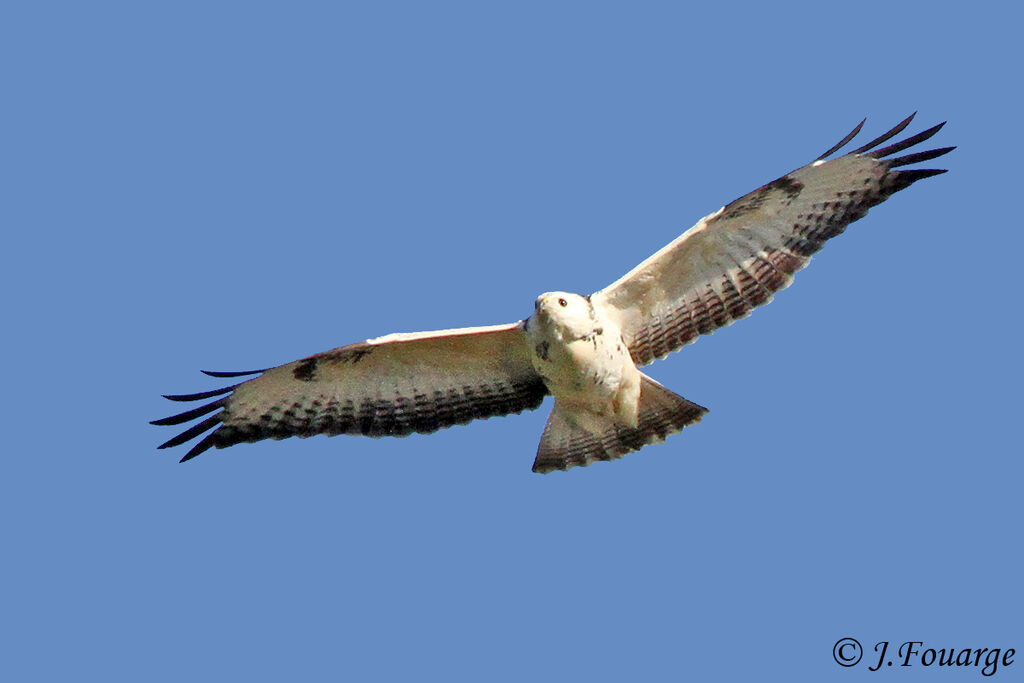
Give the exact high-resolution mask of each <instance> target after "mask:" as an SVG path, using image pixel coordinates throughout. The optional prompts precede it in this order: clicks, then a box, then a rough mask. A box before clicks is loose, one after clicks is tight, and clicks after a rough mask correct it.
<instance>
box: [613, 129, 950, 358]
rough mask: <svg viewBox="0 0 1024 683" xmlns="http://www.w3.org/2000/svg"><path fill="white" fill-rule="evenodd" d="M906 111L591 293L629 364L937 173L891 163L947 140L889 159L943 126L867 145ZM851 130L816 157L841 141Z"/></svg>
mask: <svg viewBox="0 0 1024 683" xmlns="http://www.w3.org/2000/svg"><path fill="white" fill-rule="evenodd" d="M912 119H913V116H910V117H908V118H907V119H905V120H903V121H901V122H900V123H899V124H898V125H897V126H896V127H895V128H893V129H891V130H889V131H887V132H886V133H885V134H883V135H881V136H879V137H877V138H875V139H874V140H872V141H871V142H870V143H868V144H866V145H864V146H863V147H860V148H858V149H857V150H856V151H855V152H851V153H849V154H846V155H844V156H841V157H838V158H835V159H832V160H828V161H825V160H823V159H819V160H818V161H816V162H814V163H812V164H810V165H808V166H804V167H803V168H800V169H797V170H796V171H793V172H792V173H789V174H787V175H786V176H783V177H782V178H779V179H778V180H775V181H773V182H771V183H768V184H767V185H764V186H762V187H760V188H758V189H757V190H754V191H753V192H751V193H749V194H747V195H745V196H744V197H741V198H739V199H737V200H736V201H734V202H731V203H730V204H728V205H726V206H725V207H723V208H722V210H721V211H719V212H717V213H715V214H712V215H711V216H708V217H707V218H705V219H703V220H701V221H700V222H699V223H698V224H697V225H696V226H694V227H693V228H692V229H691V230H688V231H687V232H686V233H684V234H683V235H682V236H681V237H679V238H678V239H677V240H675V241H674V242H673V243H672V244H670V245H668V246H667V247H665V249H663V250H661V251H659V252H658V253H657V254H655V255H654V256H652V257H651V258H649V259H648V260H647V261H645V262H644V263H642V264H640V265H639V266H637V268H635V269H634V270H633V271H631V272H630V273H628V274H627V275H626V276H624V277H623V278H621V279H620V280H619V281H618V282H615V283H613V284H612V285H611V286H609V287H607V288H605V289H603V290H601V291H600V292H596V293H595V294H594V298H595V300H600V301H601V302H602V303H603V304H604V305H605V306H606V307H608V308H609V309H610V314H611V315H613V316H614V317H615V318H616V319H617V320H618V321H619V323H620V327H621V328H622V330H623V338H624V339H625V340H626V343H627V344H628V346H629V349H630V354H631V355H632V357H633V360H634V361H635V362H636V364H637V365H645V364H647V363H650V362H651V361H654V360H656V359H658V358H662V357H664V356H665V355H667V354H668V353H670V352H672V351H675V350H677V349H679V348H680V347H682V346H683V345H685V344H688V343H690V342H692V341H694V340H696V338H697V337H698V336H699V335H701V334H709V333H711V332H713V331H714V330H716V329H718V328H720V327H723V326H725V325H729V324H731V323H732V322H734V321H736V320H739V319H741V318H744V317H746V316H747V315H749V314H750V312H751V311H752V310H753V309H754V308H756V307H757V306H760V305H762V304H765V303H768V302H769V301H771V299H772V297H773V295H774V294H775V293H776V292H778V291H779V290H781V289H783V288H785V287H786V286H788V285H789V283H790V282H791V281H792V278H793V275H794V274H795V273H796V271H798V270H800V269H801V268H803V267H804V266H805V265H807V262H808V261H809V260H810V257H811V255H812V254H814V253H815V252H817V251H818V250H820V249H821V248H822V247H823V246H824V244H825V242H826V241H827V240H829V239H831V238H832V237H835V236H836V235H838V234H840V233H842V232H843V230H845V229H846V226H847V225H849V224H850V223H851V222H853V221H855V220H857V219H859V218H861V217H863V216H864V215H865V214H866V213H867V212H868V209H870V208H871V207H872V206H875V205H877V204H879V203H881V202H883V201H885V200H886V199H887V198H888V197H889V196H891V195H892V194H893V193H895V192H898V191H899V190H902V189H904V188H906V187H909V186H910V185H911V184H913V183H915V182H917V181H918V180H921V179H923V178H928V177H931V176H934V175H938V174H940V173H945V170H943V169H911V170H894V169H896V168H899V167H902V166H906V165H908V164H913V163H917V162H921V161H927V160H930V159H934V158H936V157H939V156H942V155H943V154H947V153H948V152H950V151H952V150H953V149H954V148H953V147H942V148H938V149H932V150H927V151H922V152H915V153H911V154H907V155H905V156H898V157H891V155H893V154H896V153H898V152H902V151H903V150H905V149H908V148H910V147H912V146H914V145H916V144H919V143H921V142H924V141H925V140H927V139H929V138H930V137H932V136H933V135H935V133H937V132H938V131H939V130H940V129H941V128H942V126H943V125H944V124H939V125H937V126H933V127H932V128H929V129H928V130H925V131H923V132H921V133H918V134H917V135H914V136H911V137H909V138H906V139H905V140H902V141H900V142H896V143H893V144H891V145H888V146H887V147H882V148H880V149H875V147H877V146H878V145H879V144H881V143H883V142H886V141H888V140H890V139H891V138H893V137H894V136H896V135H898V134H899V133H900V132H902V131H903V129H904V128H906V127H907V125H909V123H910V121H911V120H912ZM862 123H863V122H862ZM860 128H861V126H860V125H858V126H857V128H855V129H854V130H853V131H852V132H851V133H850V134H849V135H847V136H846V137H844V138H843V139H842V140H841V141H840V142H839V144H837V145H835V146H834V147H833V148H832V149H830V150H829V151H828V152H827V153H826V155H825V156H828V155H829V154H832V153H833V152H836V151H838V150H839V149H840V148H842V147H843V146H844V145H846V144H847V143H849V142H850V141H851V140H852V139H853V138H854V136H855V135H856V134H857V133H858V132H859V131H860ZM872 150H874V151H872Z"/></svg>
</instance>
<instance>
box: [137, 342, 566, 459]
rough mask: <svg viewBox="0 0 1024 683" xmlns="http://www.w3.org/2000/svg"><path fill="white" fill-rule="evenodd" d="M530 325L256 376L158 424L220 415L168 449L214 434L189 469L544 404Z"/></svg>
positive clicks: (321, 359)
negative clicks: (267, 442)
mask: <svg viewBox="0 0 1024 683" xmlns="http://www.w3.org/2000/svg"><path fill="white" fill-rule="evenodd" d="M527 349H528V347H527V342H526V336H525V332H524V331H523V328H522V323H521V322H519V323H512V324H508V325H494V326H490V327H468V328H463V329H456V330H442V331H438V332H416V333H411V334H391V335H388V336H386V337H379V338H377V339H370V340H367V341H365V342H360V343H358V344H350V345H348V346H342V347H340V348H337V349H334V350H332V351H327V352H325V353H321V354H317V355H315V356H310V357H309V358H305V359H303V360H298V361H295V362H293V363H288V364H286V365H281V366H279V367H276V368H271V369H269V370H261V371H256V372H254V373H207V374H210V375H213V376H215V377H236V376H241V375H246V374H256V373H257V372H261V373H262V374H261V375H260V376H259V377H255V378H253V379H250V380H248V381H246V382H242V383H241V384H236V385H234V386H230V387H226V388H223V389H215V390H213V391H206V392H201V393H198V394H183V395H176V396H167V398H169V399H171V400H172V401H199V400H203V399H208V398H214V397H217V396H222V398H217V399H216V400H214V401H212V402H210V403H207V404H205V405H203V406H201V407H199V408H196V409H194V410H189V411H186V412H184V413H180V414H178V415H173V416H171V417H167V418H164V419H162V420H155V421H154V422H153V424H157V425H177V424H182V423H184V422H188V421H191V420H194V419H198V418H200V417H203V416H205V415H207V414H209V413H212V412H214V411H220V412H217V413H216V414H214V415H212V416H211V417H208V418H206V419H205V420H203V421H202V422H199V423H198V424H196V425H193V426H192V427H191V428H189V429H188V430H186V431H185V432H183V433H181V434H179V435H178V436H176V437H174V438H173V439H171V440H170V441H167V442H166V443H164V444H163V445H162V446H160V448H168V447H171V446H177V445H180V444H182V443H185V442H186V441H188V440H190V439H193V438H195V437H197V436H199V435H200V434H202V433H203V432H206V431H207V430H209V429H212V428H215V429H214V431H212V432H210V433H209V434H208V435H207V436H206V437H205V438H204V439H203V440H201V441H200V442H198V443H197V444H196V445H195V446H193V447H192V450H190V451H189V452H188V453H187V454H186V455H185V457H184V458H182V461H185V460H188V459H189V458H194V457H195V456H197V455H199V454H200V453H202V452H203V451H205V450H207V449H208V448H210V447H213V446H216V447H217V448H224V447H227V446H231V445H233V444H236V443H241V442H245V441H259V440H261V439H283V438H286V437H289V436H299V437H306V436H312V435H314V434H329V435H333V434H363V435H366V436H406V435H408V434H411V433H413V432H421V433H429V432H434V431H437V430H438V429H441V428H443V427H450V426H452V425H455V424H464V423H466V422H469V421H470V420H474V419H477V418H487V417H492V416H495V415H507V414H509V413H518V412H521V411H523V410H526V409H533V408H536V407H537V406H539V405H540V404H541V401H542V400H543V399H544V396H545V395H546V394H547V389H546V387H545V386H544V382H543V380H542V379H541V377H540V376H539V375H538V374H537V373H536V371H535V370H534V369H533V366H532V365H531V363H530V357H529V353H528V350H527Z"/></svg>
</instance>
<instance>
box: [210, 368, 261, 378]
mask: <svg viewBox="0 0 1024 683" xmlns="http://www.w3.org/2000/svg"><path fill="white" fill-rule="evenodd" d="M269 369H270V368H263V369H262V370H241V371H236V372H218V371H217V370H200V372H201V373H203V374H204V375H209V376H210V377H245V376H246V375H258V374H260V373H261V372H266V371H267V370H269Z"/></svg>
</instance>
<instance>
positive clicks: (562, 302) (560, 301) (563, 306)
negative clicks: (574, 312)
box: [558, 299, 569, 308]
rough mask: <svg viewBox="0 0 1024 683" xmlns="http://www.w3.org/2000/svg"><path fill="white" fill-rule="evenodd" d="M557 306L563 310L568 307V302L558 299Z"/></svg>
mask: <svg viewBox="0 0 1024 683" xmlns="http://www.w3.org/2000/svg"><path fill="white" fill-rule="evenodd" d="M558 305H559V306H561V307H562V308H565V307H566V306H568V305H569V302H568V301H566V300H565V299H559V300H558Z"/></svg>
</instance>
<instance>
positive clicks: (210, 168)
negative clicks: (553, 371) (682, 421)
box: [0, 2, 1024, 681]
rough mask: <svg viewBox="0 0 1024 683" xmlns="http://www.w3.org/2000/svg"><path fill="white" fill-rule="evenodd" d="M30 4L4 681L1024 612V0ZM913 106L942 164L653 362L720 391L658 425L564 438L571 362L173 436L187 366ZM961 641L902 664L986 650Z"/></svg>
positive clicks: (604, 660) (512, 276)
mask: <svg viewBox="0 0 1024 683" xmlns="http://www.w3.org/2000/svg"><path fill="white" fill-rule="evenodd" d="M25 5H26V6H23V7H22V8H20V9H12V8H7V9H5V10H4V15H5V17H4V18H3V20H2V21H0V25H2V26H3V28H0V33H2V34H3V35H2V36H0V38H2V40H0V52H2V55H0V56H2V57H3V59H2V62H3V63H4V64H5V73H4V74H3V83H4V94H5V97H4V99H5V102H6V104H5V106H4V110H5V111H4V114H3V116H4V119H5V121H6V125H5V126H4V129H5V132H6V135H4V143H3V153H2V155H0V156H2V158H3V161H2V163H0V169H2V173H3V178H2V181H3V187H4V190H5V191H4V196H5V200H4V202H3V209H2V215H3V224H4V234H5V237H6V239H5V246H6V248H5V249H4V250H3V251H2V254H3V264H4V267H3V268H2V270H0V278H2V280H3V282H2V284H3V291H4V292H5V295H4V307H5V309H6V315H5V317H6V318H7V320H8V325H7V330H8V332H7V333H6V334H5V335H3V341H2V342H0V344H2V345H3V346H2V348H3V353H4V357H5V358H6V360H7V369H6V371H5V374H6V380H5V387H6V389H7V391H6V392H5V398H4V411H3V415H4V432H5V435H6V439H5V444H4V447H3V450H4V452H5V458H4V461H5V469H6V472H5V475H4V477H3V483H2V485H0V486H2V496H0V512H2V517H3V520H4V522H3V546H4V551H5V557H6V559H5V561H4V565H5V569H6V571H5V573H6V575H7V578H6V580H5V581H4V589H3V595H2V603H3V609H2V613H3V616H2V617H0V628H2V629H3V630H4V631H5V632H4V633H3V639H2V642H3V650H4V652H5V654H4V655H3V656H2V657H0V673H2V674H3V677H4V678H5V680H19V681H29V680H37V681H66V680H90V679H97V680H98V679H102V680H106V681H138V680H147V681H162V680H168V681H170V680H182V679H183V678H187V679H189V680H247V681H262V680H268V681H270V680H306V681H319V680H324V681H327V680H359V681H409V680H449V681H481V680H495V681H498V680H502V681H503V680H509V681H521V680H534V681H555V680H589V681H606V680H607V681H623V680H643V681H662V680H664V681H678V680H686V679H692V680H751V679H752V678H754V677H768V678H772V679H775V678H782V677H785V678H786V679H787V680H831V679H838V678H840V677H844V678H845V679H849V680H854V679H857V680H862V679H867V680H874V677H876V676H877V677H879V678H881V677H884V676H885V675H886V674H882V673H878V674H873V673H870V672H869V671H868V670H867V668H866V664H867V661H868V659H869V658H870V656H871V652H870V649H871V647H872V646H873V644H874V643H876V642H878V641H883V640H888V641H892V643H893V644H894V646H896V645H898V644H899V643H902V642H903V641H906V640H915V641H922V642H924V643H925V645H924V647H936V648H938V647H947V648H948V647H955V648H962V647H988V648H994V647H1001V648H1007V647H1015V648H1017V649H1018V650H1024V629H1022V627H1021V621H1020V614H1021V608H1022V607H1024V605H1022V601H1021V595H1020V576H1021V570H1022V566H1021V557H1020V519H1021V493H1020V483H1021V480H1022V475H1024V465H1022V461H1021V451H1022V449H1021V446H1020V440H1019V425H1020V409H1021V399H1020V387H1021V380H1022V373H1021V362H1020V351H1019V349H1020V347H1021V332H1020V327H1019V309H1020V304H1019V300H1018V296H1017V294H1018V292H1019V290H1020V285H1019V280H1018V277H1019V276H1018V263H1017V255H1018V254H1020V253H1021V250H1022V248H1024V240H1022V237H1021V234H1022V231H1021V227H1022V226H1021V225H1020V219H1019V216H1018V214H1017V212H1016V210H1015V208H1014V207H1015V204H1016V200H1017V197H1018V195H1019V193H1020V189H1019V186H1018V185H1019V179H1020V169H1019V163H1020V161H1019V159H1020V152H1021V138H1020V124H1019V122H1020V119H1021V115H1022V111H1021V99H1020V95H1019V91H1020V87H1019V66H1020V64H1021V57H1022V55H1021V51H1020V48H1019V42H1018V37H1017V34H1016V27H1017V26H1019V23H1020V16H1019V14H1017V13H1016V12H1017V11H1016V10H1013V11H1012V12H1013V13H1014V14H1013V15H1012V16H1011V14H1010V10H1005V9H995V8H997V7H1003V5H1002V4H995V3H992V4H989V3H969V4H960V5H948V6H938V5H933V4H931V3H929V4H927V5H926V4H924V3H916V2H911V3H861V4H860V5H858V6H857V7H852V6H843V8H842V9H841V10H839V9H838V5H837V6H836V9H831V8H830V7H831V6H830V5H825V4H807V5H794V4H786V3H782V4H779V3H771V4H766V5H764V6H762V7H761V8H750V7H742V6H734V7H727V6H716V7H715V8H711V7H710V6H703V7H693V6H688V5H687V4H684V3H638V4H637V3H631V4H628V5H627V4H625V3H623V4H620V5H611V4H606V3H587V4H583V3H579V4H567V3H544V4H534V3H516V4H514V5H513V4H511V3H508V4H505V5H504V6H503V7H501V8H498V7H496V6H494V5H493V4H489V3H463V4H453V3H387V4H384V3H377V4H373V5H372V6H366V7H362V8H355V7H353V6H345V5H343V4H341V3H319V4H317V3H288V4H285V3H280V4H278V5H269V4H266V3H237V4H231V3H220V2H206V3H173V4H172V3H164V4H163V5H162V6H159V7H158V6H155V4H152V3H106V2H98V3H47V4H44V3H34V4H32V5H31V6H28V4H27V3H26V4H25ZM915 110H916V111H919V112H920V113H919V115H918V120H917V121H916V122H915V124H914V128H912V129H911V132H916V131H917V130H921V129H923V128H925V127H927V126H930V125H932V124H933V123H937V122H939V121H942V120H947V119H948V120H949V124H948V125H947V127H946V128H945V129H944V130H943V131H942V132H941V133H940V134H939V135H938V136H937V137H936V138H934V142H935V146H946V145H958V146H959V148H958V149H957V150H956V151H955V152H954V153H952V154H950V155H949V156H947V157H943V158H942V159H941V165H943V166H944V167H947V168H949V169H950V171H951V172H950V173H948V174H946V175H944V176H941V177H938V178H935V179H930V180H927V181H925V182H922V183H919V184H918V185H915V186H914V187H913V188H912V189H910V190H909V191H907V192H903V193H900V194H899V195H897V196H896V197H894V198H893V199H891V200H890V201H889V202H886V203H885V204H883V205H882V206H880V207H877V208H876V209H873V210H872V212H871V214H870V215H869V216H868V217H867V218H866V219H864V220H862V221H860V222H858V223H856V224H854V225H853V226H852V227H851V229H850V230H849V231H848V232H847V233H846V234H844V235H843V236H841V237H839V238H838V239H836V240H835V241H833V242H831V243H830V244H829V245H828V246H827V247H826V249H825V250H824V252H822V253H821V254H820V255H819V256H817V257H815V259H814V261H813V262H812V264H811V266H810V267H809V269H807V270H805V271H803V272H802V273H801V274H800V275H799V276H798V278H797V280H796V282H795V284H794V286H793V287H792V288H790V289H789V290H787V291H785V292H784V293H782V294H781V295H779V296H778V297H777V298H776V301H775V302H774V303H772V304H771V305H770V306H768V307H767V308H764V309H761V310H759V311H757V312H756V313H755V314H754V315H753V316H752V317H751V318H749V319H748V320H745V321H743V322H741V323H739V324H737V325H735V326H732V327H730V328H727V329H725V330H722V331H720V332H718V333H716V334H714V335H713V336H711V337H708V338H705V339H702V340H700V341H699V342H698V343H697V344H695V345H692V346H689V347H686V348H685V349H684V350H683V351H682V352H680V353H678V354H674V355H672V356H670V357H669V358H667V359H666V360H663V361H661V362H658V363H657V364H655V365H653V366H651V367H650V368H649V372H650V374H651V375H652V376H653V377H654V378H656V379H657V380H659V381H660V382H662V383H663V384H665V385H666V386H668V387H669V388H672V389H673V390H675V391H677V392H679V393H680V394H682V395H684V396H686V397H687V398H690V399H691V400H694V401H696V402H698V403H701V404H702V405H705V406H707V407H709V408H710V409H711V412H710V414H709V415H708V416H707V417H706V418H705V419H704V421H703V422H702V423H701V424H700V425H698V426H696V427H692V428H688V429H687V430H685V432H684V433H683V434H680V435H677V436H675V437H672V438H670V439H669V440H668V442H667V443H665V444H663V445H660V446H653V447H648V448H645V449H644V450H643V451H642V452H640V453H638V454H633V455H630V456H628V457H626V458H625V459H623V460H621V461H618V462H616V463H612V464H598V465H595V466H593V467H590V468H587V469H577V470H573V471H571V472H569V473H567V474H566V473H555V474H553V475H549V476H540V475H535V474H532V473H531V472H530V465H531V463H532V460H533V456H534V453H535V450H536V445H537V442H538V440H539V437H540V433H541V431H542V429H543V425H544V420H545V419H546V415H547V412H548V410H549V409H550V400H549V401H548V402H546V403H545V405H544V406H543V407H542V408H541V409H540V410H538V411H536V412H533V413H528V414H524V415H519V416H513V417H508V418H500V419H492V420H488V421H485V422H478V423H475V424H472V425H470V426H468V427H456V428H453V429H449V430H445V431H442V432H439V433H437V434H434V435H431V436H412V437H409V438H405V439H380V440H373V439H364V438H351V437H335V438H331V439H327V438H322V437H318V438H313V439H308V440H301V441H300V440H295V439H292V440H288V441H282V442H268V443H260V444H255V445H244V446H238V447H234V448H231V449H228V450H223V451H211V452H209V453H207V454H205V455H203V456H202V457H200V458H198V459H196V460H194V461H192V462H190V463H188V464H184V465H179V464H178V463H177V460H178V457H180V456H181V454H182V452H168V451H159V452H158V451H156V450H155V447H156V445H157V444H159V443H160V442H162V441H163V440H165V439H167V438H168V437H169V436H170V435H171V434H173V432H172V431H171V430H169V429H167V428H163V429H161V428H158V427H153V426H150V425H149V424H148V421H149V420H152V419H154V418H158V417H163V416H164V415H167V414H169V413H170V412H172V411H173V410H174V408H175V406H174V405H172V404H170V403H168V402H167V401H165V400H164V399H162V398H161V397H160V394H162V393H187V392H194V391H204V390H207V389H213V388H217V387H219V386H223V384H222V383H221V382H218V381H217V380H213V379H210V378H207V377H205V376H203V375H201V374H199V372H198V371H199V370H200V369H215V370H222V369H223V370H232V369H239V370H245V369H250V368H255V367H266V366H268V365H276V364H279V363H284V362H287V361H291V360H294V359H296V358H300V357H303V356H306V355H309V354H312V353H316V352H319V351H323V350H326V349H329V348H332V347H335V346H340V345H342V344H346V343H349V342H353V341H358V340H361V339H365V338H367V337H374V336H379V335H382V334H385V333H388V332H396V331H416V330H425V329H438V328H448V327H457V326H464V325H478V324H491V323H501V322H506V321H512V320H517V319H520V318H522V317H525V316H526V315H528V314H529V312H530V310H531V308H532V303H533V299H534V297H535V296H536V295H537V294H538V293H540V292H543V291H548V290H553V289H560V290H570V291H577V292H581V293H587V292H590V291H593V290H596V289H598V288H600V287H602V286H604V285H606V284H608V283H610V282H611V281H613V280H614V279H616V278H617V277H619V276H620V275H621V274H623V273H624V272H626V270H628V269H629V268H631V267H633V266H634V265H636V264H637V263H639V262H640V261H641V260H642V259H643V258H645V257H647V256H648V255H649V254H651V253H653V252H654V251H656V250H657V249H658V248H660V247H661V246H663V245H664V244H665V243H667V242H668V241H670V240H671V239H673V238H674V237H676V236H677V235H678V234H679V233H681V232H682V231H683V230H685V229H686V228H688V227H689V226H690V225H692V224H693V223H694V222H695V221H696V220H697V219H698V218H700V217H701V216H703V215H705V214H707V213H710V212H711V211H714V210H715V209H717V208H718V207H719V206H721V205H723V204H725V203H726V202H728V201H730V200H732V199H734V198H736V197H738V196H740V195H742V194H744V193H746V192H748V191H749V190H752V189H754V188H755V187H757V186H758V185H761V184H762V183H764V182H767V181H769V180H772V179H773V178H776V177H778V176H780V175H782V174H784V173H786V172H787V171H790V170H792V169H794V168H796V167H798V166H801V165H803V164H804V163H807V162H809V161H810V160H812V159H814V158H815V157H816V156H817V155H818V154H820V153H821V152H823V151H824V150H825V149H827V148H828V147H829V146H830V145H832V143H834V142H835V141H836V140H838V139H839V138H840V137H841V136H842V135H843V134H845V133H846V132H847V131H848V130H849V129H850V128H851V127H852V126H853V125H854V124H856V123H857V122H858V121H859V120H860V119H861V118H862V117H864V116H867V117H868V123H867V126H866V131H865V134H864V135H865V136H874V135H876V134H879V133H881V132H883V131H884V130H886V129H888V128H889V127H890V126H892V125H893V124H895V123H896V122H898V121H899V120H900V119H902V118H903V117H904V116H906V115H907V114H909V113H910V112H912V111H915ZM866 139H868V138H867V137H865V138H864V140H866ZM932 163H933V165H938V164H937V163H936V162H932ZM847 636H850V637H855V638H858V639H859V640H860V641H861V642H862V643H864V647H865V650H867V651H868V652H866V653H865V660H864V663H863V664H861V665H858V666H857V667H854V668H853V669H850V670H846V669H841V668H840V667H839V666H838V665H837V664H836V663H835V662H834V661H833V659H832V647H833V644H834V643H835V642H836V641H837V640H838V639H839V638H842V637H847ZM1019 658H1020V659H1021V660H1024V652H1022V653H1021V654H1020V655H1019ZM1021 667H1024V661H1022V662H1018V663H1016V664H1015V665H1012V666H1011V668H1010V669H1009V670H1005V669H1004V670H1002V671H1001V672H1000V673H1001V674H1002V675H1003V676H1004V677H1005V676H1007V675H1011V676H1012V675H1013V674H1012V671H1013V669H1020V668H1021ZM934 669H935V667H934V666H933V667H932V668H924V667H922V666H920V665H919V664H918V665H917V666H912V667H909V668H901V669H900V670H899V672H898V677H899V678H900V679H901V680H933V679H934V677H936V676H945V677H946V678H949V679H950V680H968V679H970V680H977V679H978V678H979V676H980V674H979V673H978V671H977V670H976V669H968V670H955V671H954V672H943V673H939V672H937V671H935V670H934ZM998 677H999V674H997V678H998Z"/></svg>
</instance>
